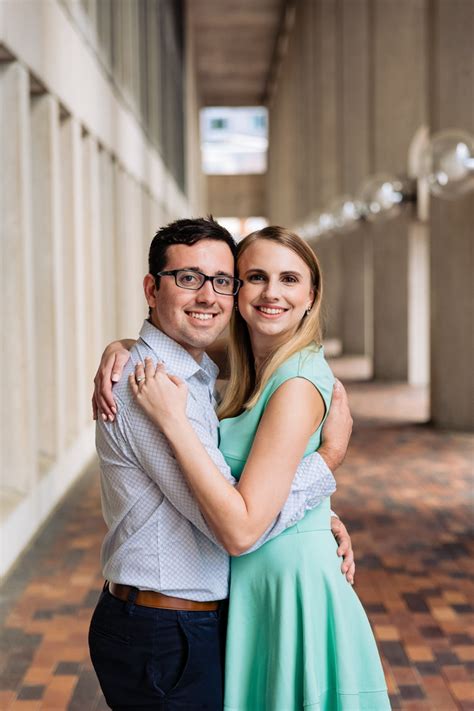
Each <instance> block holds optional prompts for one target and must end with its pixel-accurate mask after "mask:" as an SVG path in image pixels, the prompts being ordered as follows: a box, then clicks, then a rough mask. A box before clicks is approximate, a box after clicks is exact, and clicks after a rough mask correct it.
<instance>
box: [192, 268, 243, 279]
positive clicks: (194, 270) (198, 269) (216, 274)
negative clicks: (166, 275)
mask: <svg viewBox="0 0 474 711" xmlns="http://www.w3.org/2000/svg"><path fill="white" fill-rule="evenodd" d="M179 269H182V270H183V271H186V272H188V271H189V272H200V273H201V274H204V272H203V271H202V269H201V268H200V267H179ZM214 276H228V277H232V278H234V275H233V274H229V272H224V271H222V270H221V269H219V271H217V272H216V273H215V274H214Z"/></svg>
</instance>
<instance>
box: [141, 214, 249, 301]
mask: <svg viewBox="0 0 474 711" xmlns="http://www.w3.org/2000/svg"><path fill="white" fill-rule="evenodd" d="M203 239H210V240H215V241H216V242H225V243H226V244H227V245H228V247H229V249H230V251H231V252H232V254H233V255H234V258H235V254H236V250H237V245H236V243H235V241H234V239H233V237H232V235H231V234H230V232H229V231H228V230H226V229H225V227H222V225H220V224H219V223H218V222H216V221H215V219H214V218H213V217H212V215H208V216H207V217H195V218H191V219H185V220H176V221H175V222H170V224H169V225H166V227H161V228H160V229H159V230H158V232H157V233H156V235H155V236H154V237H153V240H152V242H151V245H150V251H149V253H148V271H149V273H150V274H152V275H153V276H154V277H155V282H156V288H157V289H159V287H160V277H157V276H156V275H157V274H158V272H161V271H163V270H164V269H165V267H166V254H167V251H168V249H169V247H172V246H173V245H174V244H188V245H193V244H196V242H200V241H201V240H203Z"/></svg>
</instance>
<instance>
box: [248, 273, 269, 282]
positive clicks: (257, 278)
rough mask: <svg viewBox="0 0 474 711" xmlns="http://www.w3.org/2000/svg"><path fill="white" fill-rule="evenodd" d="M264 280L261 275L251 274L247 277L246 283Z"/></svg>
mask: <svg viewBox="0 0 474 711" xmlns="http://www.w3.org/2000/svg"><path fill="white" fill-rule="evenodd" d="M264 278H265V277H264V276H263V274H251V275H250V276H249V277H247V279H248V281H263V279H264Z"/></svg>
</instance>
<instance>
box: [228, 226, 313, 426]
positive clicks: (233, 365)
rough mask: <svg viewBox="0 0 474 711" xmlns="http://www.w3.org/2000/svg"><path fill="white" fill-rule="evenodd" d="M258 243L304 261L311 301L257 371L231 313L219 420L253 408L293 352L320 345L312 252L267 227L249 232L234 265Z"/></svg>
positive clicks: (241, 325)
mask: <svg viewBox="0 0 474 711" xmlns="http://www.w3.org/2000/svg"><path fill="white" fill-rule="evenodd" d="M257 240H265V241H267V242H274V243H275V244H280V245H282V246H283V247H287V249H291V251H292V252H295V254H297V255H298V257H300V258H301V259H302V260H303V262H304V263H305V264H306V265H307V266H308V268H309V270H310V273H311V284H312V289H313V291H314V300H313V304H312V307H311V311H309V313H306V314H305V315H304V316H303V318H302V319H301V322H300V324H299V326H298V329H297V331H296V333H295V334H294V335H293V336H292V337H291V338H290V339H289V340H288V341H287V343H284V344H283V345H281V346H280V347H279V348H277V350H276V351H275V352H274V353H271V354H270V355H269V356H268V358H267V359H266V360H265V361H264V362H263V363H262V364H261V366H260V368H259V370H258V372H256V369H255V359H254V357H253V353H252V346H251V342H250V335H249V331H248V327H247V324H246V323H245V321H244V319H243V318H242V316H241V315H240V313H239V312H238V311H234V314H233V316H232V319H231V322H230V338H229V365H230V379H229V383H228V386H227V388H226V391H225V393H224V397H223V399H222V402H221V404H220V407H219V409H218V415H219V417H220V418H221V419H223V418H225V417H235V416H236V415H238V414H240V413H241V412H242V411H243V410H246V409H249V408H251V407H253V406H254V405H255V403H256V402H257V400H258V398H259V397H260V395H261V393H262V391H263V389H264V387H265V386H266V384H267V383H268V380H269V379H270V377H271V376H272V375H273V373H274V372H275V371H276V370H277V368H279V367H280V365H282V363H284V362H285V361H286V360H288V358H290V356H292V355H293V354H294V353H297V352H298V351H300V350H302V349H303V348H305V347H306V346H309V345H311V344H313V345H314V346H315V348H318V347H319V346H320V345H321V337H322V336H321V323H320V311H321V298H322V290H323V284H322V276H321V268H320V266H319V262H318V259H317V257H316V255H315V253H314V252H313V250H312V249H311V247H310V246H309V245H308V243H307V242H305V241H304V240H303V239H302V238H301V237H298V235H296V234H294V233H293V232H290V231H289V230H287V229H285V228H284V227H276V226H270V227H265V228H264V229H263V230H258V231H257V232H252V233H251V234H249V235H247V237H245V239H243V240H242V242H240V244H239V245H238V247H237V258H236V259H237V266H238V263H239V259H240V257H241V256H242V254H243V253H244V252H245V250H246V249H248V248H249V247H250V245H252V244H254V242H256V241H257Z"/></svg>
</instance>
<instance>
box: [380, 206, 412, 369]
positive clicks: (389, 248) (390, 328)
mask: <svg viewBox="0 0 474 711" xmlns="http://www.w3.org/2000/svg"><path fill="white" fill-rule="evenodd" d="M409 227H410V218H409V216H408V215H406V214H405V215H403V216H402V217H398V218H397V219H396V220H393V221H390V222H386V223H383V224H381V225H380V224H377V225H376V226H374V227H373V244H374V252H373V254H374V282H373V284H374V377H375V378H376V379H383V380H385V379H388V380H402V381H406V380H408V230H409Z"/></svg>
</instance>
